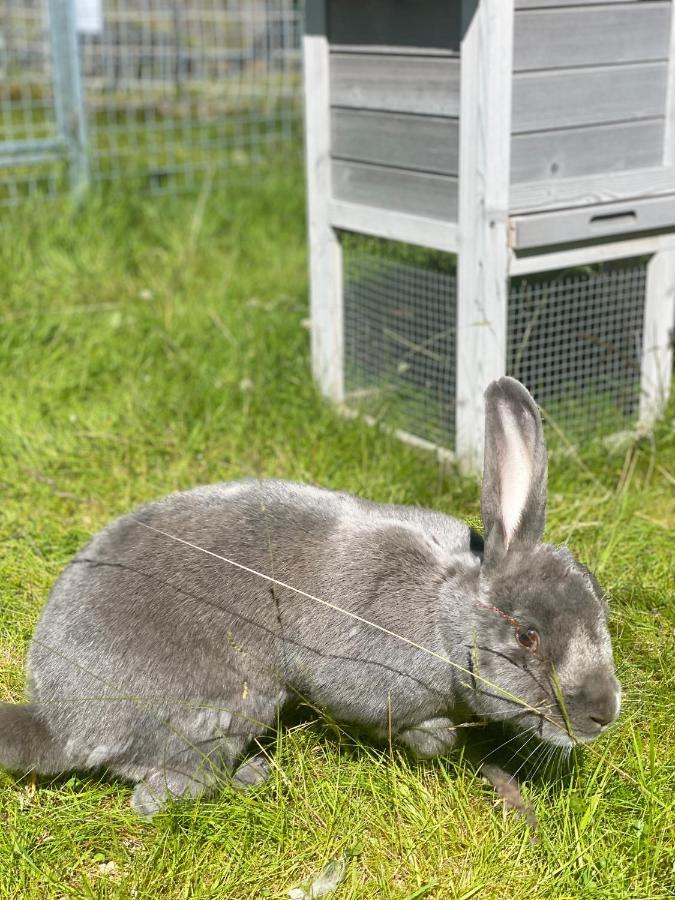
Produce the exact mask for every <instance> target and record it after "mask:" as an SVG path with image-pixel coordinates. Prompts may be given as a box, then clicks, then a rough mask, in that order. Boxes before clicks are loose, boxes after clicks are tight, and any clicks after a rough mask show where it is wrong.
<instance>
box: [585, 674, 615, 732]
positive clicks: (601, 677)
mask: <svg viewBox="0 0 675 900" xmlns="http://www.w3.org/2000/svg"><path fill="white" fill-rule="evenodd" d="M579 700H580V704H579V706H580V711H581V710H583V712H584V713H585V715H586V719H587V722H588V725H589V729H588V730H589V731H598V732H600V731H602V730H604V729H605V728H607V726H608V725H611V724H612V722H614V721H615V720H616V718H617V716H618V715H619V707H620V705H621V687H620V685H619V682H618V681H617V680H616V678H615V677H614V675H613V674H611V673H608V672H603V671H596V672H593V673H592V674H591V675H589V676H588V677H587V678H586V679H585V681H584V685H583V688H582V691H581V696H580V697H579Z"/></svg>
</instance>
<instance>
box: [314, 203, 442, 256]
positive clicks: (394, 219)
mask: <svg viewBox="0 0 675 900" xmlns="http://www.w3.org/2000/svg"><path fill="white" fill-rule="evenodd" d="M329 215H330V222H331V225H333V227H334V228H342V229H344V230H345V231H355V232H357V233H358V234H369V235H371V236H372V237H379V238H384V239H385V240H389V241H401V242H402V243H404V244H415V245H416V246H418V247H427V248H429V249H430V250H442V251H444V252H445V253H456V252H457V247H458V228H457V224H456V223H455V222H440V221H439V220H438V219H430V218H425V217H423V216H416V215H412V214H411V213H402V212H398V211H396V210H387V209H382V208H381V207H373V206H362V205H361V204H358V203H348V202H346V201H344V200H332V201H331V203H330V204H329Z"/></svg>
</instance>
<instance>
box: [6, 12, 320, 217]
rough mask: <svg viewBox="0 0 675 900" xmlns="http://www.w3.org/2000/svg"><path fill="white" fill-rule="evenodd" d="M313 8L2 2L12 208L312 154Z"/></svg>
mask: <svg viewBox="0 0 675 900" xmlns="http://www.w3.org/2000/svg"><path fill="white" fill-rule="evenodd" d="M301 28H302V2H301V0H3V2H2V4H0V204H8V203H14V202H17V201H18V200H20V199H22V198H24V197H26V196H30V195H32V194H36V193H38V192H39V193H46V194H56V193H61V192H63V191H65V190H67V189H68V187H69V185H70V186H72V184H73V180H74V179H75V180H78V179H79V180H80V181H84V180H87V179H89V180H91V181H94V182H105V181H111V180H115V179H124V180H127V181H129V180H131V181H133V182H135V183H136V184H138V185H139V186H142V187H144V188H147V189H149V190H151V191H173V190H179V189H181V188H191V187H193V186H195V185H196V184H198V183H199V181H200V180H201V179H202V178H203V177H204V175H205V174H206V173H210V174H212V175H217V174H218V173H220V172H223V171H224V170H226V169H227V168H228V167H230V166H232V165H249V164H252V163H256V162H258V161H260V160H262V159H268V158H269V157H270V155H274V154H275V152H281V151H283V152H286V150H287V148H288V146H289V145H292V144H296V145H297V146H298V147H299V145H300V141H299V135H300V127H299V123H300V94H301V55H300V41H301Z"/></svg>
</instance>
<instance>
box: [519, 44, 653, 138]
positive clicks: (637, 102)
mask: <svg viewBox="0 0 675 900" xmlns="http://www.w3.org/2000/svg"><path fill="white" fill-rule="evenodd" d="M667 73H668V64H667V63H666V62H663V61H659V62H650V63H632V64H630V65H618V66H600V67H598V68H595V67H590V68H581V69H563V70H561V71H555V70H554V71H549V72H536V73H534V72H519V73H518V74H516V75H515V76H514V79H513V133H514V134H518V133H520V132H523V131H545V130H546V129H548V128H568V127H572V126H577V125H598V124H602V123H604V122H620V121H627V120H629V119H649V118H654V117H656V116H663V114H664V110H665V97H666V79H667Z"/></svg>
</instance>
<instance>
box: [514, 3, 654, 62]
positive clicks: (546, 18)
mask: <svg viewBox="0 0 675 900" xmlns="http://www.w3.org/2000/svg"><path fill="white" fill-rule="evenodd" d="M670 8H671V3H670V0H659V2H654V3H621V4H611V5H609V6H589V7H584V8H581V7H569V8H567V9H545V10H527V11H522V12H518V13H516V16H515V26H514V51H513V52H514V63H513V65H514V71H516V72H523V71H527V70H529V69H557V68H560V67H563V66H585V65H602V64H616V63H621V62H638V61H643V60H652V59H666V58H667V57H668V45H669V26H670Z"/></svg>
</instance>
